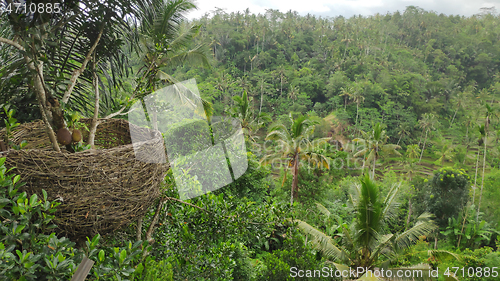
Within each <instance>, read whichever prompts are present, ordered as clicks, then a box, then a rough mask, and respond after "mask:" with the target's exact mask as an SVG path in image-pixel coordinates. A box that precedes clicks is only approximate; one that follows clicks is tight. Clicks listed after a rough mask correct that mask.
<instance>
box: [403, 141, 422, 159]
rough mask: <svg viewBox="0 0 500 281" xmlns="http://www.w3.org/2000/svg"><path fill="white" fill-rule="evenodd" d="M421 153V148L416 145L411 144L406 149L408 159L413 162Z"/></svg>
mask: <svg viewBox="0 0 500 281" xmlns="http://www.w3.org/2000/svg"><path fill="white" fill-rule="evenodd" d="M419 153H420V147H418V145H416V144H411V145H409V146H407V147H406V157H408V158H410V161H411V162H413V161H414V160H415V158H417V157H418V155H419Z"/></svg>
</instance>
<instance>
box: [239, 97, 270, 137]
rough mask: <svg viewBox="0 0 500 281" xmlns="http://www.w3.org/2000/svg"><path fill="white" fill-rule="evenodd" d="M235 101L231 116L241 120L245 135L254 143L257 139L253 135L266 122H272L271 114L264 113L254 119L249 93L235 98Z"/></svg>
mask: <svg viewBox="0 0 500 281" xmlns="http://www.w3.org/2000/svg"><path fill="white" fill-rule="evenodd" d="M233 100H234V102H235V106H234V107H233V108H231V111H230V112H231V115H232V116H233V117H234V118H237V119H238V120H240V123H241V128H242V129H243V131H244V132H245V134H246V135H247V136H248V137H249V138H250V139H251V140H252V141H254V140H255V139H254V138H253V134H254V133H255V132H256V131H258V130H259V129H260V128H261V127H262V126H263V125H264V123H265V122H270V121H271V117H269V114H267V113H265V112H262V113H261V114H259V115H258V116H257V118H254V114H253V110H252V108H251V106H250V102H249V99H248V96H247V92H243V94H242V95H241V97H240V96H234V97H233Z"/></svg>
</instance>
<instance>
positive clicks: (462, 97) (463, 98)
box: [450, 92, 470, 128]
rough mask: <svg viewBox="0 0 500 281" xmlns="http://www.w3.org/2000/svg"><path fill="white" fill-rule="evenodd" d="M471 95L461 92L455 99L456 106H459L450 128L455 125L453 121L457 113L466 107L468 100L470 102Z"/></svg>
mask: <svg viewBox="0 0 500 281" xmlns="http://www.w3.org/2000/svg"><path fill="white" fill-rule="evenodd" d="M469 97H470V94H469V93H468V92H460V93H458V94H457V95H456V97H455V98H454V102H455V105H456V106H457V109H456V110H455V114H453V118H452V119H451V122H450V128H451V125H453V121H454V120H455V116H457V112H458V110H459V109H460V107H462V106H464V105H465V103H466V102H467V100H469Z"/></svg>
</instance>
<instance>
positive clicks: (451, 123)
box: [450, 107, 460, 128]
mask: <svg viewBox="0 0 500 281" xmlns="http://www.w3.org/2000/svg"><path fill="white" fill-rule="evenodd" d="M459 108H460V107H457V110H455V114H453V118H452V119H451V122H450V128H451V125H453V120H455V116H457V112H458V109H459Z"/></svg>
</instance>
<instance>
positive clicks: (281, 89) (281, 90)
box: [280, 73, 283, 97]
mask: <svg viewBox="0 0 500 281" xmlns="http://www.w3.org/2000/svg"><path fill="white" fill-rule="evenodd" d="M280 80H281V81H280V83H281V86H280V97H281V96H282V95H283V73H281V79H280Z"/></svg>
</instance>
